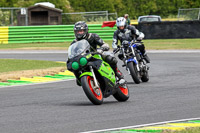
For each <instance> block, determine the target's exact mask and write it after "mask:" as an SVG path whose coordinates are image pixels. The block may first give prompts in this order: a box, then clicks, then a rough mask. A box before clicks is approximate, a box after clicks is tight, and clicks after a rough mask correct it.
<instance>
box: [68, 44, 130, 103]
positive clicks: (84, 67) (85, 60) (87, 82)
mask: <svg viewBox="0 0 200 133" xmlns="http://www.w3.org/2000/svg"><path fill="white" fill-rule="evenodd" d="M67 68H68V70H69V71H71V72H73V73H74V74H75V75H76V80H77V84H78V85H79V86H82V88H83V90H84V92H85V94H86V96H87V97H88V99H89V100H90V101H91V102H92V103H93V104H96V105H100V104H102V103H103V99H104V98H106V97H109V96H110V95H113V96H114V98H115V99H116V100H118V101H127V100H128V98H129V89H128V86H127V84H126V83H125V84H123V85H120V84H119V83H118V79H117V77H116V76H115V73H114V71H113V70H112V68H111V67H110V65H109V64H108V63H106V62H105V61H103V59H102V56H101V53H99V52H92V51H90V44H89V43H88V41H87V40H81V41H78V42H76V43H74V44H72V45H71V46H70V47H69V49H68V61H67Z"/></svg>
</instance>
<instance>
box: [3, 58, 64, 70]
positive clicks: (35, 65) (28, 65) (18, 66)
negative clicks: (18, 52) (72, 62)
mask: <svg viewBox="0 0 200 133" xmlns="http://www.w3.org/2000/svg"><path fill="white" fill-rule="evenodd" d="M65 66H66V64H65V63H57V62H53V61H39V60H16V59H0V73H2V72H10V71H21V70H35V69H46V68H51V67H65Z"/></svg>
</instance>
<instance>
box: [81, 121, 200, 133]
mask: <svg viewBox="0 0 200 133" xmlns="http://www.w3.org/2000/svg"><path fill="white" fill-rule="evenodd" d="M198 119H200V118H188V119H181V120H172V121H164V122H157V123H149V124H142V125H135V126H127V127H119V128H110V129H102V130H95V131H87V132H80V133H97V132H106V131H113V130H120V129H128V128H138V127H145V126H152V125H160V124H166V123H174V122H181V121H189V120H198Z"/></svg>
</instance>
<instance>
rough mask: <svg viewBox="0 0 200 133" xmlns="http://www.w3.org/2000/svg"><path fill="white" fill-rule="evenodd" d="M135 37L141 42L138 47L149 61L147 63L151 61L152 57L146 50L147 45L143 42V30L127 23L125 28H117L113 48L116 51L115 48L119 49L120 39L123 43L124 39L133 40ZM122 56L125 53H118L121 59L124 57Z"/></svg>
mask: <svg viewBox="0 0 200 133" xmlns="http://www.w3.org/2000/svg"><path fill="white" fill-rule="evenodd" d="M135 38H136V40H137V42H139V43H137V48H138V49H139V50H140V51H141V53H142V54H143V57H144V59H145V60H146V61H147V63H150V59H149V57H148V56H147V54H146V52H145V46H144V44H143V43H142V42H141V41H142V39H143V38H144V34H143V33H142V32H139V31H138V30H137V29H136V28H135V26H131V25H127V26H125V28H124V29H123V30H121V29H117V30H116V31H115V32H114V35H113V43H112V48H113V49H114V51H115V49H117V45H118V40H120V43H121V44H122V42H123V41H128V42H131V41H132V40H134V39H135ZM122 56H123V55H122V54H121V53H120V54H119V55H118V57H119V58H120V59H121V60H122V59H123V57H122Z"/></svg>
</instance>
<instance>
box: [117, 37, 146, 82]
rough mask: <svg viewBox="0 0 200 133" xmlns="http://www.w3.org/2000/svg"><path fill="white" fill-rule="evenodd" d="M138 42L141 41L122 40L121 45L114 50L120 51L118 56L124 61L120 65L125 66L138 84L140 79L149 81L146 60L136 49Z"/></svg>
mask: <svg viewBox="0 0 200 133" xmlns="http://www.w3.org/2000/svg"><path fill="white" fill-rule="evenodd" d="M140 44H141V42H135V41H131V42H128V41H123V42H122V45H121V47H120V46H119V47H118V50H117V51H116V52H118V51H120V54H119V55H118V57H119V58H120V59H121V60H122V61H123V62H124V65H122V66H123V67H126V70H127V71H128V72H129V74H130V75H131V77H132V79H133V81H134V82H135V83H136V84H139V83H140V82H141V81H142V82H148V81H149V74H148V70H149V67H148V66H147V62H146V60H145V59H144V57H143V55H142V53H141V52H140V50H139V49H138V46H139V45H140ZM116 52H115V53H116Z"/></svg>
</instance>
